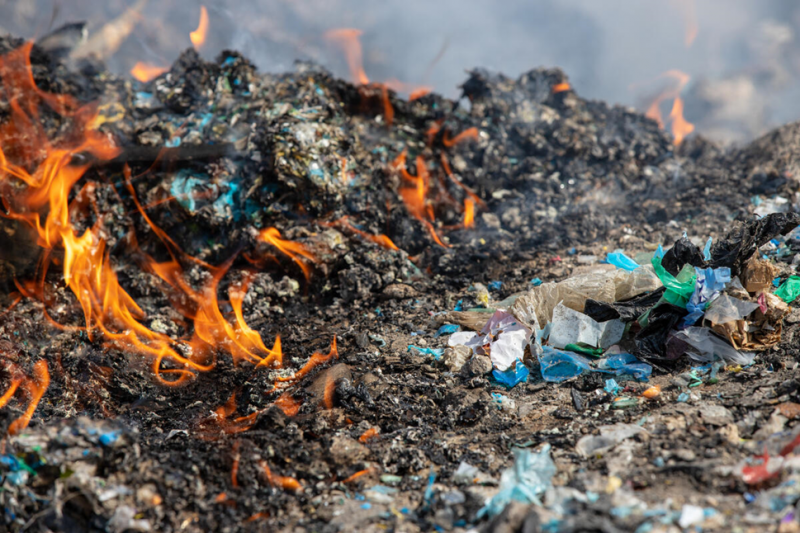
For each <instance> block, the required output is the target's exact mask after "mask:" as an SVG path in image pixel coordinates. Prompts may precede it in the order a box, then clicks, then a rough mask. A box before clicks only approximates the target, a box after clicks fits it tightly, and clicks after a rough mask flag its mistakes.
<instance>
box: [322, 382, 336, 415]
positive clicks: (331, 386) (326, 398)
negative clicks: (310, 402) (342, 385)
mask: <svg viewBox="0 0 800 533" xmlns="http://www.w3.org/2000/svg"><path fill="white" fill-rule="evenodd" d="M335 394H336V382H335V381H334V380H333V378H331V375H330V373H328V374H327V375H326V376H325V390H324V392H323V394H322V405H323V406H324V407H325V409H327V410H328V411H330V410H331V409H333V397H334V395H335Z"/></svg>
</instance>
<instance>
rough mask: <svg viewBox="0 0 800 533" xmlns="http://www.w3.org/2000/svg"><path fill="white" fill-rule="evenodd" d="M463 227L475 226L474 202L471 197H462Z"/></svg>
mask: <svg viewBox="0 0 800 533" xmlns="http://www.w3.org/2000/svg"><path fill="white" fill-rule="evenodd" d="M464 227H465V228H472V227H475V202H473V201H472V199H471V198H466V199H464Z"/></svg>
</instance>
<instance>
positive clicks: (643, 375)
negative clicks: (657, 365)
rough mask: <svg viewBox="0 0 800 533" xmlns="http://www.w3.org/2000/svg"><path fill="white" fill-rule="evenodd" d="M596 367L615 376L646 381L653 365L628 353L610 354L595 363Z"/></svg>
mask: <svg viewBox="0 0 800 533" xmlns="http://www.w3.org/2000/svg"><path fill="white" fill-rule="evenodd" d="M597 368H598V369H600V370H605V371H607V372H612V373H614V374H616V375H617V377H631V378H633V379H635V380H636V381H647V380H648V379H650V375H651V374H652V373H653V367H652V366H650V365H648V364H647V363H642V362H641V361H639V360H638V359H637V358H636V356H634V355H633V354H629V353H617V354H611V355H609V356H607V357H605V358H604V359H601V360H600V361H598V363H597Z"/></svg>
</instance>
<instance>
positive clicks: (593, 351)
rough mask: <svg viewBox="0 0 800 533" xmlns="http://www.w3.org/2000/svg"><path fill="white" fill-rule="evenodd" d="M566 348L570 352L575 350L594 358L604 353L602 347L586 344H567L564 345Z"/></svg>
mask: <svg viewBox="0 0 800 533" xmlns="http://www.w3.org/2000/svg"><path fill="white" fill-rule="evenodd" d="M564 349H565V350H568V351H570V352H575V353H579V354H581V355H586V356H589V357H594V358H597V357H600V356H601V355H603V349H602V348H592V347H591V346H586V345H584V344H567V345H566V346H564Z"/></svg>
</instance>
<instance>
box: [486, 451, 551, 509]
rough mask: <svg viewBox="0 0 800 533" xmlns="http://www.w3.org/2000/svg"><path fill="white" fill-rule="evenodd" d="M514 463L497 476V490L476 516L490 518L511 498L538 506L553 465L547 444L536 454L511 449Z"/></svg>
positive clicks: (548, 485)
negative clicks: (498, 485) (498, 484)
mask: <svg viewBox="0 0 800 533" xmlns="http://www.w3.org/2000/svg"><path fill="white" fill-rule="evenodd" d="M513 452H514V465H513V466H512V467H510V468H508V469H506V470H505V471H503V474H502V475H501V476H500V491H499V492H498V493H497V494H495V495H494V496H493V497H492V499H491V500H489V501H488V502H487V503H486V505H485V506H484V507H483V508H481V510H480V511H478V518H482V517H484V516H489V517H490V518H491V517H494V516H497V515H498V514H500V513H501V512H503V509H505V508H506V505H508V504H509V503H510V502H511V501H518V502H522V503H536V504H538V505H541V500H540V496H542V495H543V494H544V492H545V491H546V490H547V489H548V488H550V487H551V486H552V479H553V476H554V475H555V474H556V465H555V464H554V463H553V460H552V459H551V458H550V445H549V444H545V445H544V446H542V450H541V451H540V452H538V453H536V452H532V451H531V450H529V449H528V448H514V449H513Z"/></svg>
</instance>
